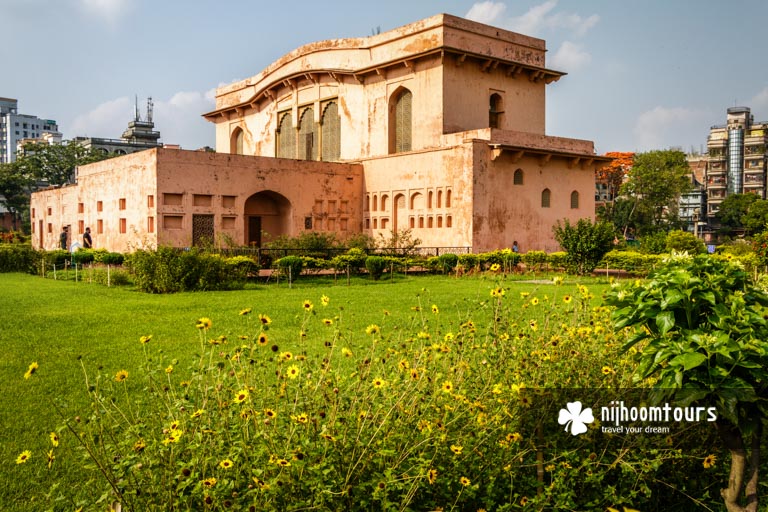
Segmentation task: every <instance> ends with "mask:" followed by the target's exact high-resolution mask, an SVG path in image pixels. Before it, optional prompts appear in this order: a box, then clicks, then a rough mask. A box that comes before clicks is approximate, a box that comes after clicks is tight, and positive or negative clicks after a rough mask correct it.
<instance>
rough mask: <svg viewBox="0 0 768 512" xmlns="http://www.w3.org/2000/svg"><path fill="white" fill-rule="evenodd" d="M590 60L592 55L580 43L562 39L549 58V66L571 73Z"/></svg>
mask: <svg viewBox="0 0 768 512" xmlns="http://www.w3.org/2000/svg"><path fill="white" fill-rule="evenodd" d="M591 61H592V55H590V54H589V53H588V52H587V51H585V50H584V47H583V46H582V45H580V44H576V43H573V42H571V41H564V42H563V44H561V45H560V48H558V49H557V51H556V52H555V54H554V55H553V56H552V57H551V58H550V59H549V63H548V64H549V66H551V67H552V68H553V69H557V70H560V71H567V72H569V73H572V72H574V71H577V70H579V69H581V68H583V67H584V66H586V65H587V64H589V63H590V62H591Z"/></svg>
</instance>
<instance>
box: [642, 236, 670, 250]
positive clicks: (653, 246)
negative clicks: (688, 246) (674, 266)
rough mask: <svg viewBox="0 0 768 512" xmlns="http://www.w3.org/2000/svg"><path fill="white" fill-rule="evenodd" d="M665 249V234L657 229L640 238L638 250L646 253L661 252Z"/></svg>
mask: <svg viewBox="0 0 768 512" xmlns="http://www.w3.org/2000/svg"><path fill="white" fill-rule="evenodd" d="M666 250H667V234H666V233H665V232H663V231H657V232H655V233H651V234H648V235H645V236H643V237H641V238H640V252H644V253H646V254H663V253H664V251H666Z"/></svg>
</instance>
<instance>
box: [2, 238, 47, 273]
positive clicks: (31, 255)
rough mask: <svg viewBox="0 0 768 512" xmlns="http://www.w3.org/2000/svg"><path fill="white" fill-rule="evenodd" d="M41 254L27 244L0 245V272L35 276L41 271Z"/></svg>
mask: <svg viewBox="0 0 768 512" xmlns="http://www.w3.org/2000/svg"><path fill="white" fill-rule="evenodd" d="M42 258H43V253H41V252H39V251H36V250H34V249H32V246H31V245H28V244H16V243H14V244H2V245H0V272H26V273H29V274H37V273H39V272H40V269H41V260H42Z"/></svg>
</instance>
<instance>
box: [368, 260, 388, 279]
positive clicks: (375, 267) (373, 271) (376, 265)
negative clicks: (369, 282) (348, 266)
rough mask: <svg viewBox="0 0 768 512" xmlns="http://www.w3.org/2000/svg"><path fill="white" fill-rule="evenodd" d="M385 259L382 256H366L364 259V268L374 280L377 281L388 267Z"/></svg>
mask: <svg viewBox="0 0 768 512" xmlns="http://www.w3.org/2000/svg"><path fill="white" fill-rule="evenodd" d="M388 266H389V265H388V262H387V259H386V258H384V257H382V256H368V257H367V258H366V259H365V268H366V269H367V270H368V273H369V274H370V275H371V277H372V278H373V280H374V281H378V280H379V279H380V278H381V276H382V275H383V274H384V270H385V269H386V268H387V267H388Z"/></svg>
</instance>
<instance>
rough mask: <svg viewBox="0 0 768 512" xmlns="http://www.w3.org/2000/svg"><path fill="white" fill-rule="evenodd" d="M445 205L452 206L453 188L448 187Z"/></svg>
mask: <svg viewBox="0 0 768 512" xmlns="http://www.w3.org/2000/svg"><path fill="white" fill-rule="evenodd" d="M445 207H446V208H450V207H451V189H448V190H447V191H446V192H445Z"/></svg>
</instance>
